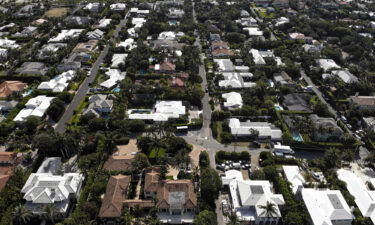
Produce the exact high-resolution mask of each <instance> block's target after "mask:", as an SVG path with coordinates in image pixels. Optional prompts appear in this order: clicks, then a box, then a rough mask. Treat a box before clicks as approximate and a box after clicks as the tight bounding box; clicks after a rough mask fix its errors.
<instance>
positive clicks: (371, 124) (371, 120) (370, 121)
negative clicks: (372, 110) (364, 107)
mask: <svg viewBox="0 0 375 225" xmlns="http://www.w3.org/2000/svg"><path fill="white" fill-rule="evenodd" d="M362 124H363V125H364V126H365V127H366V128H370V129H372V130H374V131H375V117H372V116H370V117H363V118H362Z"/></svg>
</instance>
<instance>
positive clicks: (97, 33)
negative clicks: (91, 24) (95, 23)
mask: <svg viewBox="0 0 375 225" xmlns="http://www.w3.org/2000/svg"><path fill="white" fill-rule="evenodd" d="M86 36H87V39H89V40H102V39H103V37H104V32H103V31H101V30H99V29H96V30H94V31H90V32H87V34H86Z"/></svg>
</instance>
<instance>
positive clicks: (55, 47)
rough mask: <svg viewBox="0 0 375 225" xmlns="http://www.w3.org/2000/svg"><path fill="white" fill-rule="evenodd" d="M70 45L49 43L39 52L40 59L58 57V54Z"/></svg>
mask: <svg viewBox="0 0 375 225" xmlns="http://www.w3.org/2000/svg"><path fill="white" fill-rule="evenodd" d="M67 46H68V45H67V44H65V43H48V44H45V45H43V46H42V48H41V49H40V50H39V52H38V58H39V59H45V58H49V57H51V56H56V54H57V52H58V51H59V50H61V49H63V48H66V47H67Z"/></svg>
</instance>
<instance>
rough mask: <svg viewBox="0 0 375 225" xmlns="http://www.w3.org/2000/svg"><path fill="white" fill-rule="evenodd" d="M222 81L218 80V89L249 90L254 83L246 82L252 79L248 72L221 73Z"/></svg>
mask: <svg viewBox="0 0 375 225" xmlns="http://www.w3.org/2000/svg"><path fill="white" fill-rule="evenodd" d="M221 74H222V75H223V77H224V80H219V87H222V88H250V87H254V86H255V85H256V83H254V82H249V81H246V79H250V78H252V77H253V74H252V73H249V72H222V73H221Z"/></svg>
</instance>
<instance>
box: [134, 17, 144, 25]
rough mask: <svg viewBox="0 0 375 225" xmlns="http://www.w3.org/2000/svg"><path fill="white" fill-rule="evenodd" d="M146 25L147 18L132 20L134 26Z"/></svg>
mask: <svg viewBox="0 0 375 225" xmlns="http://www.w3.org/2000/svg"><path fill="white" fill-rule="evenodd" d="M144 23H146V19H145V18H133V19H132V24H133V25H138V24H141V25H143V24H144Z"/></svg>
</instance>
